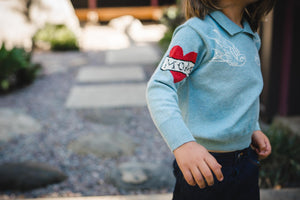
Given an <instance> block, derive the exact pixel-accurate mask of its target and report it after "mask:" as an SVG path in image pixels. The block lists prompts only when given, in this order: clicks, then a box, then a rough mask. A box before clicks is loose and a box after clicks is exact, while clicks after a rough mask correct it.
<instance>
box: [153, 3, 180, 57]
mask: <svg viewBox="0 0 300 200" xmlns="http://www.w3.org/2000/svg"><path fill="white" fill-rule="evenodd" d="M183 21H184V16H183V14H182V12H181V9H180V6H175V7H169V8H167V9H166V11H165V12H164V14H163V17H162V19H161V22H162V23H163V24H165V25H166V26H167V27H168V30H167V32H166V33H165V35H164V37H163V38H162V39H161V40H160V41H159V45H160V46H161V48H162V49H163V50H164V51H165V50H166V49H167V48H168V46H169V44H170V42H171V39H172V35H173V32H174V31H175V29H176V28H177V27H178V26H179V25H180V24H182V23H183Z"/></svg>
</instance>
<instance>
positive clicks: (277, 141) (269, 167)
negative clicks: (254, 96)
mask: <svg viewBox="0 0 300 200" xmlns="http://www.w3.org/2000/svg"><path fill="white" fill-rule="evenodd" d="M265 133H266V135H267V136H268V137H269V139H270V142H271V144H272V154H271V155H270V156H269V158H267V159H266V160H264V161H262V167H261V170H260V179H261V180H260V182H261V186H262V187H268V188H270V187H271V188H274V187H278V188H281V187H299V186H300V145H299V144H300V136H299V135H296V134H293V133H291V131H290V130H289V129H288V128H286V127H283V126H282V125H279V124H272V125H271V127H270V128H269V130H267V131H266V132H265Z"/></svg>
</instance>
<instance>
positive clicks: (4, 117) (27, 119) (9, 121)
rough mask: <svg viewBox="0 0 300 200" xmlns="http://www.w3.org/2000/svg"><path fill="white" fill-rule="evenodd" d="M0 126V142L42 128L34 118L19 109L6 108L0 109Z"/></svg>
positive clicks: (38, 130)
mask: <svg viewBox="0 0 300 200" xmlns="http://www.w3.org/2000/svg"><path fill="white" fill-rule="evenodd" d="M0 127H1V128H0V143H1V142H7V141H9V140H11V139H13V138H15V137H18V136H20V135H29V134H33V133H37V132H40V131H41V130H42V125H41V124H40V123H39V122H38V121H37V120H36V119H34V118H32V117H31V116H29V115H27V114H25V113H22V112H20V111H16V110H10V109H6V108H1V109H0Z"/></svg>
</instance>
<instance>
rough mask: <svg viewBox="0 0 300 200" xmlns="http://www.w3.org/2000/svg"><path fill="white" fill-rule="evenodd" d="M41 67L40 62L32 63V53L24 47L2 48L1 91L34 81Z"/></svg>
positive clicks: (0, 59)
mask: <svg viewBox="0 0 300 200" xmlns="http://www.w3.org/2000/svg"><path fill="white" fill-rule="evenodd" d="M40 69H41V66H40V65H39V64H33V63H31V53H29V52H26V51H25V50H24V49H22V48H13V49H11V50H7V49H6V48H5V45H4V44H2V46H1V49H0V92H1V93H4V92H8V91H10V90H12V89H15V88H19V87H22V86H26V85H28V84H30V83H32V82H33V81H34V79H35V78H36V76H37V73H38V72H39V70H40Z"/></svg>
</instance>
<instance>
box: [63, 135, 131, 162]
mask: <svg viewBox="0 0 300 200" xmlns="http://www.w3.org/2000/svg"><path fill="white" fill-rule="evenodd" d="M68 148H69V149H70V150H71V151H72V152H74V153H76V154H79V155H89V154H93V155H95V156H97V157H100V158H116V157H119V156H123V155H132V154H133V153H134V151H135V148H136V144H135V143H134V142H133V141H132V139H131V138H130V137H129V136H128V135H126V134H124V133H110V132H101V133H87V134H84V135H83V136H81V137H79V138H77V139H76V140H74V141H73V142H71V143H70V144H69V146H68Z"/></svg>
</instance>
